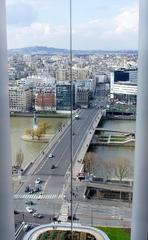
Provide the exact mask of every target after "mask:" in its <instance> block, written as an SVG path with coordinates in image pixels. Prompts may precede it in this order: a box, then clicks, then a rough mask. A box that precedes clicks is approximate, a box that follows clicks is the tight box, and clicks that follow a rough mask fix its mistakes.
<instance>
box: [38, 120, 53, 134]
mask: <svg viewBox="0 0 148 240" xmlns="http://www.w3.org/2000/svg"><path fill="white" fill-rule="evenodd" d="M38 128H40V129H42V133H43V134H46V132H47V129H49V128H50V125H49V124H48V123H47V122H41V123H39V125H38Z"/></svg>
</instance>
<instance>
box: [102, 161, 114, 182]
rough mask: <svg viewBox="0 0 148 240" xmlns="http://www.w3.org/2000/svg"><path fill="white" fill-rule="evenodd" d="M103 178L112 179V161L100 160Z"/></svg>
mask: <svg viewBox="0 0 148 240" xmlns="http://www.w3.org/2000/svg"><path fill="white" fill-rule="evenodd" d="M100 165H101V166H102V171H103V175H104V177H105V178H106V180H107V179H110V178H112V176H113V171H114V162H113V161H112V160H102V161H101V164H100Z"/></svg>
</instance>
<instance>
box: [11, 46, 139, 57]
mask: <svg viewBox="0 0 148 240" xmlns="http://www.w3.org/2000/svg"><path fill="white" fill-rule="evenodd" d="M73 53H74V54H75V55H91V54H101V53H102V54H105V53H106V54H111V53H114V54H115V53H116V54H119V53H120V54H137V50H122V51H120V50H119V51H111V50H73ZM8 54H31V55H34V54H39V55H46V54H47V55H56V54H59V55H68V54H69V50H68V49H61V48H54V47H44V46H34V47H25V48H16V49H9V50H8Z"/></svg>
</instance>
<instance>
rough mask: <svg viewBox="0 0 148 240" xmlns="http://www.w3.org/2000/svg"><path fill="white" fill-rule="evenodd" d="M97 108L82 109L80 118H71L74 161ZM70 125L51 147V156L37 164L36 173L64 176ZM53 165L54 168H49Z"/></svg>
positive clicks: (67, 159) (68, 159)
mask: <svg viewBox="0 0 148 240" xmlns="http://www.w3.org/2000/svg"><path fill="white" fill-rule="evenodd" d="M97 112H98V110H97V109H86V110H82V111H81V112H80V114H79V116H80V119H79V120H76V119H74V120H73V132H74V135H73V156H74V157H73V160H74V161H75V156H76V153H77V152H78V151H79V148H81V146H82V144H83V140H84V139H85V137H86V136H87V134H89V131H90V130H89V129H90V127H91V125H92V122H93V121H94V119H95V117H96V114H97ZM70 139H71V137H70V126H68V128H67V129H66V130H65V131H64V132H63V135H62V136H61V137H60V138H59V139H58V140H57V142H56V144H55V145H54V146H53V147H52V149H51V151H50V153H52V154H53V155H54V157H53V158H48V156H47V157H46V159H45V160H44V161H43V162H42V163H41V164H40V165H39V166H38V169H37V170H36V174H37V175H47V176H49V175H58V176H64V175H65V174H66V171H67V169H68V167H69V165H70V157H71V154H70ZM52 165H55V166H56V168H55V169H51V167H52Z"/></svg>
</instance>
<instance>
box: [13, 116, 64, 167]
mask: <svg viewBox="0 0 148 240" xmlns="http://www.w3.org/2000/svg"><path fill="white" fill-rule="evenodd" d="M41 121H42V122H48V124H49V125H50V129H49V130H48V133H49V135H50V136H51V138H52V137H53V136H54V134H55V133H56V131H57V130H58V128H59V127H60V126H61V125H62V123H64V122H65V121H66V119H63V118H39V119H38V122H41ZM32 122H33V120H32V118H31V117H11V118H10V126H11V153H12V154H11V156H12V165H14V164H15V160H16V153H17V152H18V151H19V150H20V149H21V150H22V151H23V154H24V161H23V166H26V165H27V164H28V163H29V162H32V161H34V160H35V158H36V157H37V155H38V154H39V152H40V151H41V149H42V148H43V147H44V146H45V144H46V143H41V142H40V143H38V142H26V141H23V140H22V139H21V136H22V135H23V134H24V133H25V130H26V129H28V128H32Z"/></svg>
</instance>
